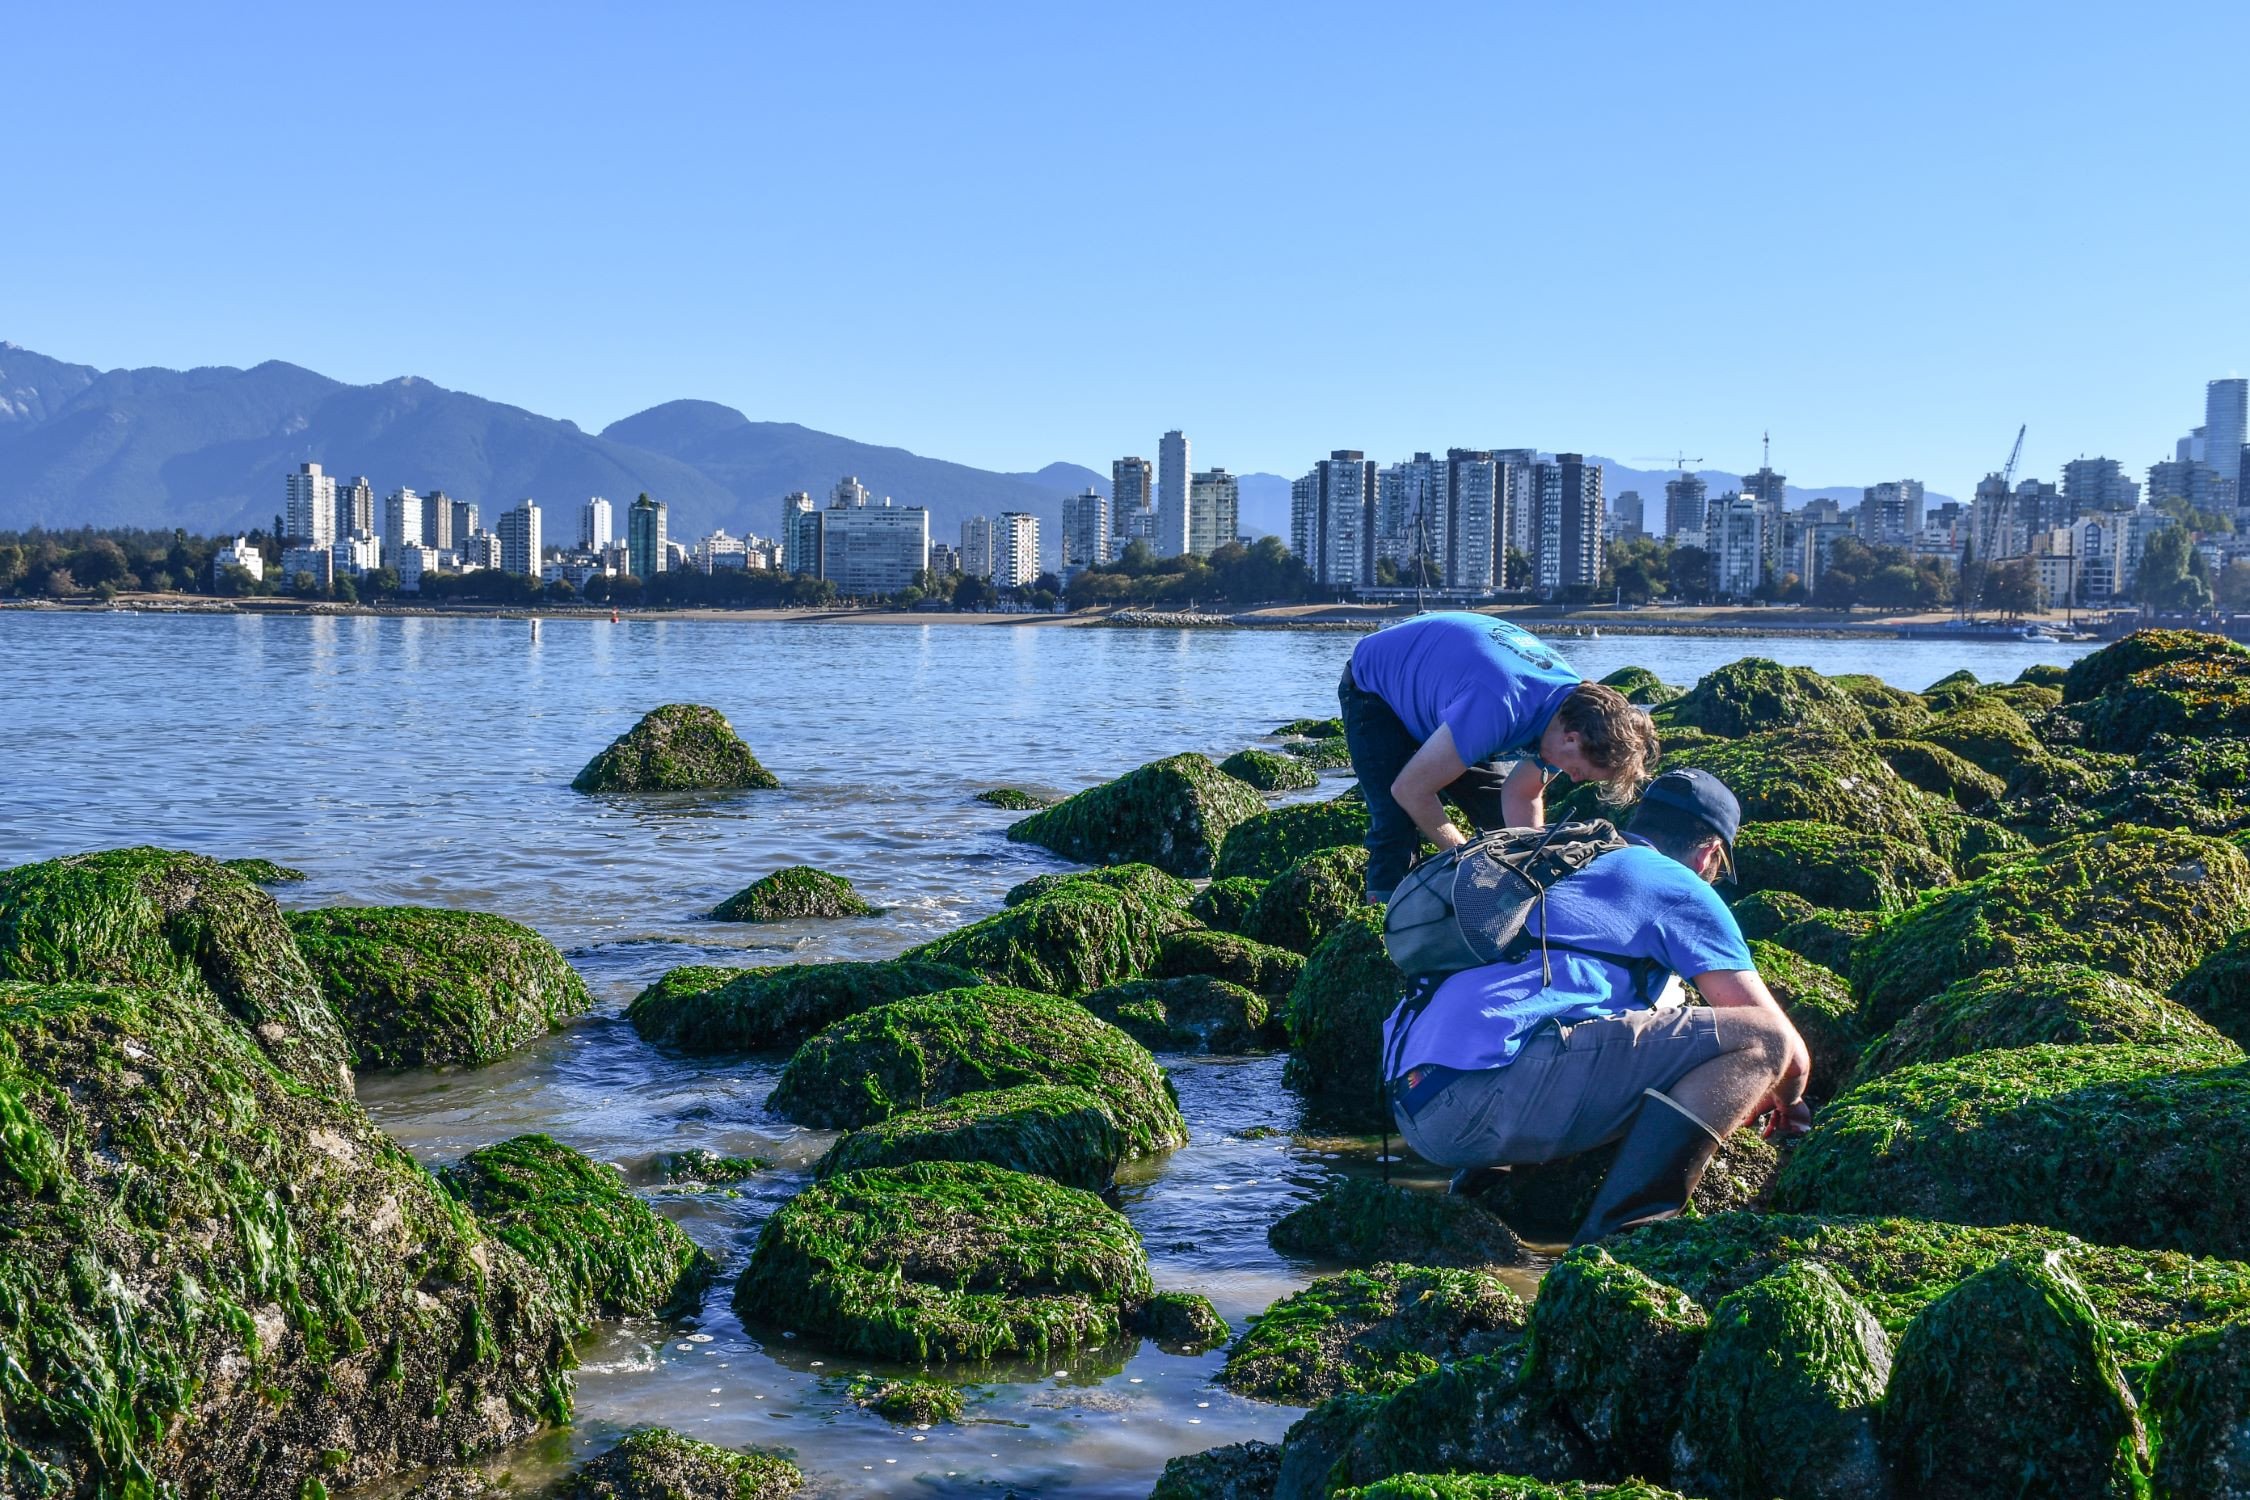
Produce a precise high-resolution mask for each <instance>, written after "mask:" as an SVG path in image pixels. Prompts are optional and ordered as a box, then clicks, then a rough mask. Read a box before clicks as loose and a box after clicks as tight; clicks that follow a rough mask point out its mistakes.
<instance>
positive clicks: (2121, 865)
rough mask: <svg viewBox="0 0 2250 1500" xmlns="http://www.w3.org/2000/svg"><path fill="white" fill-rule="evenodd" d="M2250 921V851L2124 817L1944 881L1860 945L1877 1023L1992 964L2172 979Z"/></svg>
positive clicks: (1859, 968) (2147, 980)
mask: <svg viewBox="0 0 2250 1500" xmlns="http://www.w3.org/2000/svg"><path fill="white" fill-rule="evenodd" d="M2245 926H2250V860H2245V859H2244V858H2243V856H2242V854H2241V853H2240V852H2239V851H2238V850H2236V849H2234V848H2232V847H2230V846H2228V845H2226V844H2223V843H2220V842H2218V841H2216V840H2214V839H2206V838H2198V837H2196V836H2194V835H2192V834H2179V833H2160V832H2158V831H2156V830H2154V829H2148V828H2132V827H2124V828H2115V829H2111V830H2109V831H2107V832H2103V833H2091V834H2084V835H2081V836H2080V837H2077V838H2074V839H2068V840H2065V841H2064V842H2063V843H2060V844H2057V845H2055V846H2053V847H2052V848H2049V849H2044V850H2040V851H2038V852H2036V853H2033V854H2030V855H2026V856H2024V857H2022V858H2020V859H2016V860H2011V861H2007V862H2004V863H2003V864H2001V865H2000V866H1999V868H1997V869H1994V870H1992V871H1991V872H1990V873H1989V874H1986V875H1982V876H1979V877H1978V878H1977V879H1975V880H1972V881H1969V882H1967V883H1965V884H1962V885H1957V886H1954V887H1952V888H1951V889H1949V890H1943V891H1939V892H1936V893H1935V894H1933V895H1931V896H1929V897H1927V898H1925V899H1924V900H1923V901H1922V902H1921V903H1920V904H1919V905H1917V906H1915V907H1913V908H1912V909H1911V910H1908V911H1906V912H1903V913H1901V914H1900V915H1899V916H1897V917H1894V918H1893V919H1892V920H1890V921H1889V922H1887V923H1885V924H1884V925H1883V926H1882V927H1881V928H1880V929H1878V930H1877V931H1876V932H1874V933H1872V934H1871V935H1869V936H1868V937H1867V938H1866V939H1865V940H1864V941H1862V942H1861V943H1860V944H1859V946H1858V948H1857V949H1856V950H1855V954H1854V959H1853V967H1852V989H1853V992H1854V993H1855V994H1857V995H1858V996H1859V1000H1860V1005H1861V1008H1862V1010H1863V1012H1864V1014H1865V1016H1866V1019H1867V1025H1868V1028H1869V1030H1870V1031H1881V1030H1884V1029H1887V1028H1888V1027H1889V1026H1890V1025H1891V1024H1893V1023H1894V1022H1896V1021H1897V1020H1898V1019H1900V1018H1901V1017H1902V1016H1904V1015H1905V1014H1906V1012H1907V1011H1908V1010H1909V1009H1911V1008H1912V1007H1913V1006H1914V1005H1916V1004H1917V1003H1919V1002H1920V1001H1921V1000H1923V999H1924V998H1926V997H1928V996H1930V995H1933V994H1936V993H1937V992H1938V991H1939V990H1941V989H1943V988H1945V986H1947V985H1949V984H1951V983H1953V982H1954V981H1955V980H1957V979H1965V978H1967V977H1968V976H1969V975H1971V974H1977V973H1981V972H1983V971H1984V970H1986V969H1999V968H2020V967H2026V966H2029V965H2032V964H2041V963H2080V964H2085V965H2087V966H2088V967H2090V968H2096V969H2106V970H2108V971H2109V972H2111V973H2113V974H2122V975H2124V976H2126V977H2127V978H2131V979H2135V980H2138V981H2139V982H2140V983H2142V984H2145V985H2147V986H2148V987H2149V988H2151V989H2163V988H2165V987H2167V986H2169V985H2170V984H2172V982H2173V981H2175V980H2177V979H2178V978H2179V977H2180V976H2181V975H2183V974H2185V973H2186V972H2187V971H2188V970H2189V969H2190V968H2191V967H2193V966H2194V964H2195V963H2196V962H2197V961H2198V960H2199V959H2200V958H2201V957H2202V956H2203V955H2204V954H2205V953H2207V952H2209V951H2210V950H2211V949H2212V948H2214V947H2216V946H2218V945H2219V944H2220V943H2221V942H2224V941H2225V940H2226V938H2227V937H2228V936H2229V935H2230V934H2231V933H2233V932H2234V931H2236V930H2237V929H2238V928H2242V927H2245Z"/></svg>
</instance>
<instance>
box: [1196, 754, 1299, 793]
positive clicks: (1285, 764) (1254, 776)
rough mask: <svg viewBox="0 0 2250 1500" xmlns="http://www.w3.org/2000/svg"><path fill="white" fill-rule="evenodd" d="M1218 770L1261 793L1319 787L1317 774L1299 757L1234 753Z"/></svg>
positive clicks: (1223, 761) (1221, 762)
mask: <svg viewBox="0 0 2250 1500" xmlns="http://www.w3.org/2000/svg"><path fill="white" fill-rule="evenodd" d="M1219 769H1220V770H1222V771H1224V772H1226V773H1227V774H1228V775H1229V776H1232V777H1233V778H1234V779H1235V780H1237V781H1240V782H1245V783H1247V784H1249V785H1250V786H1254V787H1256V788H1257V789H1258V790H1259V791H1261V792H1300V791H1303V790H1304V789H1305V788H1307V787H1314V786H1318V785H1320V771H1319V770H1318V768H1316V767H1314V766H1312V765H1310V764H1308V763H1307V762H1306V761H1305V760H1304V758H1303V757H1302V756H1296V755H1276V754H1274V753H1273V752H1272V751H1271V750H1237V751H1235V752H1234V754H1232V755H1230V756H1228V757H1227V758H1226V759H1225V760H1222V761H1220V762H1219Z"/></svg>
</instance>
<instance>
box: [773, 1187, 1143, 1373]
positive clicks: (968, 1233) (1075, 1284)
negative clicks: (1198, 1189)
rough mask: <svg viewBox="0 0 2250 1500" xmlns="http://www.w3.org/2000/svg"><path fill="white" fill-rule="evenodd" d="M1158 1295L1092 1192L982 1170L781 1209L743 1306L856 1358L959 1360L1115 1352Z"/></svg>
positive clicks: (1118, 1224)
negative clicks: (1132, 1321) (1106, 1347)
mask: <svg viewBox="0 0 2250 1500" xmlns="http://www.w3.org/2000/svg"><path fill="white" fill-rule="evenodd" d="M1151 1293H1152V1288H1151V1287H1150V1285H1149V1277H1148V1258H1147V1256H1146V1255H1145V1254H1144V1253H1143V1252H1142V1250H1141V1242H1140V1237H1139V1236H1138V1235H1136V1234H1135V1233H1134V1232H1133V1226H1132V1225H1131V1224H1129V1223H1128V1222H1126V1220H1125V1217H1124V1216H1123V1215H1122V1214H1120V1213H1118V1212H1117V1211H1116V1210H1115V1209H1112V1208H1110V1207H1108V1206H1107V1205H1105V1204H1104V1203H1103V1202H1102V1201H1101V1200H1100V1199H1099V1198H1097V1197H1095V1196H1094V1195H1093V1194H1091V1193H1085V1192H1080V1191H1078V1190H1077V1189H1075V1188H1067V1187H1062V1186H1059V1185H1058V1184H1056V1183H1054V1182H1050V1181H1049V1180H1047V1179H1046V1178H1044V1177H1033V1176H1030V1175H1028V1174H1026V1173H1022V1172H1010V1171H1007V1170H1005V1169H1004V1168H1000V1167H994V1166H988V1165H985V1164H984V1163H981V1162H911V1163H908V1164H907V1165H904V1166H899V1167H874V1168H870V1169H868V1170H866V1171H860V1172H847V1173H845V1174H843V1175H842V1176H839V1177H832V1178H829V1179H828V1180H827V1181H825V1182H818V1183H815V1184H814V1185H813V1186H811V1187H809V1188H807V1189H805V1190H804V1191H803V1192H802V1193H799V1194H798V1195H797V1196H796V1197H794V1198H791V1199H790V1200H789V1201H788V1202H786V1203H784V1204H782V1205H781V1207H780V1208H778V1209H776V1210H774V1213H773V1216H772V1217H771V1218H769V1219H767V1220H766V1225H765V1228H764V1230H763V1231H761V1232H760V1234H759V1236H758V1244H757V1248H756V1249H755V1250H754V1251H752V1253H751V1256H750V1265H749V1267H748V1269H746V1270H745V1271H744V1272H743V1273H742V1279H741V1280H740V1281H739V1282H737V1283H736V1285H735V1290H734V1307H735V1311H736V1312H738V1313H739V1314H741V1316H742V1318H743V1319H744V1321H745V1322H752V1323H757V1324H763V1325H766V1326H778V1327H781V1328H784V1329H788V1330H792V1331H795V1332H799V1333H803V1334H806V1335H809V1336H811V1337H812V1338H814V1339H817V1340H819V1341H820V1342H821V1343H824V1344H828V1345H831V1346H833V1347H835V1348H838V1349H842V1350H845V1351H847V1352H849V1353H853V1354H864V1355H867V1356H869V1357H870V1358H876V1359H894V1360H901V1361H921V1360H940V1361H961V1360H987V1359H992V1358H995V1357H998V1356H1002V1355H1010V1354H1043V1355H1045V1354H1057V1353H1062V1352H1065V1351H1068V1350H1072V1349H1082V1348H1089V1347H1094V1346H1097V1345H1102V1344H1108V1343H1113V1342H1115V1341H1116V1340H1118V1339H1120V1338H1122V1337H1123V1336H1124V1333H1125V1321H1126V1319H1127V1317H1128V1316H1130V1314H1131V1313H1132V1312H1134V1311H1135V1310H1136V1309H1138V1308H1139V1306H1140V1305H1141V1304H1142V1303H1144V1302H1146V1301H1147V1300H1148V1299H1149V1297H1150V1295H1151Z"/></svg>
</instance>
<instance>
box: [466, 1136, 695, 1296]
mask: <svg viewBox="0 0 2250 1500" xmlns="http://www.w3.org/2000/svg"><path fill="white" fill-rule="evenodd" d="M438 1181H440V1182H441V1183H443V1184H444V1185H445V1190H446V1191H447V1192H449V1193H451V1194H452V1195H453V1196H454V1197H456V1198H458V1199H460V1200H461V1201H462V1202H463V1203H465V1204H467V1205H468V1206H469V1209H470V1211H471V1212H473V1213H474V1214H475V1215H476V1216H477V1218H478V1219H479V1220H481V1221H482V1222H483V1224H484V1226H485V1228H487V1229H489V1230H490V1231H491V1232H492V1234H493V1235H494V1237H495V1238H497V1239H499V1240H501V1241H503V1242H505V1243H506V1244H508V1245H510V1246H512V1247H513V1248H514V1249H515V1251H516V1252H517V1253H518V1254H520V1255H521V1256H523V1258H524V1259H525V1260H527V1261H529V1262H530V1263H531V1264H532V1265H534V1266H536V1267H537V1268H538V1269H539V1270H540V1271H541V1272H542V1273H544V1274H545V1276H546V1277H547V1280H548V1283H549V1285H551V1286H552V1287H553V1288H554V1291H555V1295H556V1296H557V1297H558V1298H560V1299H561V1300H563V1301H564V1302H565V1303H566V1304H567V1305H568V1306H570V1307H571V1308H573V1309H574V1310H575V1311H576V1312H577V1314H578V1315H579V1316H580V1317H587V1318H590V1317H594V1316H596V1315H600V1316H605V1317H626V1316H630V1315H632V1314H636V1313H654V1314H656V1315H657V1316H659V1317H671V1316H674V1315H676V1314H679V1313H683V1312H688V1311H690V1310H692V1309H693V1308H694V1306H695V1304H696V1302H697V1301H698V1300H699V1299H700V1297H701V1294H702V1291H703V1284H704V1283H705V1282H706V1281H708V1280H710V1278H711V1275H712V1273H713V1272H715V1271H717V1270H718V1268H719V1267H718V1262H716V1261H714V1260H713V1259H712V1258H711V1257H710V1256H709V1255H707V1254H705V1253H704V1252H703V1250H701V1249H700V1248H698V1247H697V1245H696V1243H695V1241H693V1240H691V1239H689V1238H688V1237H687V1235H686V1233H685V1232H684V1231H682V1230H681V1229H680V1227H679V1226H678V1225H676V1224H674V1223H673V1222H672V1221H671V1220H669V1219H667V1218H665V1217H664V1216H663V1215H661V1214H659V1213H657V1212H656V1211H655V1210H654V1209H652V1208H650V1207H649V1206H648V1205H647V1204H646V1203H643V1202H642V1201H641V1200H640V1199H639V1198H637V1197H635V1196H634V1195H633V1193H632V1191H631V1190H630V1189H628V1188H627V1187H625V1185H624V1184H623V1183H622V1182H621V1181H620V1180H619V1179H618V1175H617V1173H616V1171H614V1170H613V1169H611V1168H609V1167H606V1166H603V1165H601V1164H600V1163H598V1162H594V1161H589V1160H588V1159H587V1158H586V1157H585V1156H584V1155H582V1154H580V1153H579V1152H576V1151H573V1150H571V1149H570V1148H569V1147H568V1146H565V1145H563V1144H562V1143H560V1142H559V1141H556V1140H555V1139H553V1138H552V1137H550V1136H544V1135H519V1136H516V1137H514V1138H512V1139H509V1140H505V1141H501V1142H500V1143H499V1144H497V1145H492V1146H486V1147H484V1148H483V1149H482V1150H478V1151H472V1152H470V1153H469V1154H468V1155H467V1156H465V1157H463V1158H461V1160H460V1161H458V1162H456V1163H454V1164H453V1165H452V1166H450V1167H447V1168H445V1169H444V1170H443V1171H441V1172H439V1173H438Z"/></svg>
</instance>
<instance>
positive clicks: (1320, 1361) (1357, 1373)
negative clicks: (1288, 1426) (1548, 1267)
mask: <svg viewBox="0 0 2250 1500" xmlns="http://www.w3.org/2000/svg"><path fill="white" fill-rule="evenodd" d="M1526 1316H1527V1314H1526V1313H1525V1310H1524V1305H1523V1303H1522V1301H1521V1300H1519V1299H1518V1298H1517V1296H1516V1294H1515V1293H1514V1292H1511V1291H1510V1290H1508V1288H1507V1285H1506V1284H1505V1283H1503V1282H1501V1281H1500V1280H1499V1279H1498V1278H1496V1277H1493V1276H1491V1275H1488V1274H1486V1273H1484V1272H1481V1271H1468V1270H1440V1269H1431V1268H1428V1267H1423V1266H1409V1265H1379V1266H1376V1267H1374V1268H1373V1269H1371V1270H1366V1271H1347V1272H1345V1273H1344V1274H1342V1275H1340V1276H1324V1277H1322V1278H1321V1279H1320V1280H1318V1281H1316V1282H1314V1283H1313V1284H1312V1285H1311V1286H1308V1287H1306V1288H1305V1289H1304V1290H1303V1291H1301V1292H1297V1293H1294V1294H1292V1295H1290V1296H1287V1297H1284V1298H1282V1299H1281V1300H1280V1301H1279V1302H1276V1303H1275V1304H1274V1305H1273V1306H1271V1307H1269V1308H1267V1309H1266V1310H1265V1311H1264V1312H1263V1313H1261V1314H1259V1315H1258V1318H1257V1320H1256V1321H1255V1322H1253V1323H1252V1324H1251V1325H1250V1331H1249V1332H1247V1333H1245V1334H1243V1336H1242V1337H1241V1338H1240V1339H1238V1340H1236V1341H1235V1345H1234V1347H1233V1348H1232V1349H1229V1350H1228V1351H1227V1363H1226V1368H1224V1369H1223V1370H1221V1371H1220V1372H1219V1374H1218V1376H1217V1377H1216V1378H1217V1380H1218V1382H1219V1384H1221V1385H1223V1386H1225V1387H1226V1388H1227V1389H1229V1390H1231V1391H1234V1392H1235V1393H1236V1394H1238V1395H1243V1396H1250V1397H1254V1398H1256V1399H1257V1400H1261V1401H1284V1402H1289V1403H1291V1404H1294V1405H1299V1406H1309V1405H1311V1404H1312V1403H1314V1402H1316V1401H1325V1400H1327V1399H1328V1398H1329V1397H1330V1396H1334V1395H1338V1394H1341V1393H1344V1392H1385V1391H1393V1390H1396V1389H1398V1388H1399V1387H1400V1386H1403V1385H1405V1384H1407V1383H1408V1382H1409V1381H1412V1380H1415V1379H1418V1378H1419V1377H1421V1376H1423V1375H1427V1374H1428V1373H1429V1372H1430V1371H1432V1370H1434V1369H1436V1368H1437V1367H1438V1366H1439V1365H1440V1364H1442V1363H1444V1362H1446V1361H1449V1360H1453V1359H1459V1358H1462V1357H1465V1356H1468V1355H1472V1354H1486V1353H1490V1352H1491V1351H1493V1350H1495V1349H1498V1348H1500V1347H1502V1346H1503V1345H1506V1344H1510V1343H1513V1342H1514V1341H1515V1340H1516V1338H1517V1337H1518V1336H1520V1335H1521V1333H1522V1331H1523V1328H1524V1323H1525V1320H1526Z"/></svg>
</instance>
